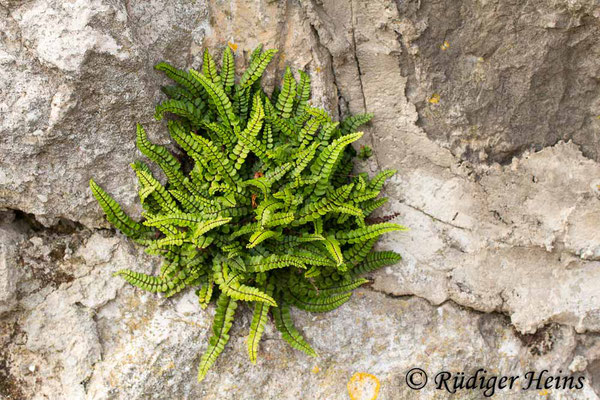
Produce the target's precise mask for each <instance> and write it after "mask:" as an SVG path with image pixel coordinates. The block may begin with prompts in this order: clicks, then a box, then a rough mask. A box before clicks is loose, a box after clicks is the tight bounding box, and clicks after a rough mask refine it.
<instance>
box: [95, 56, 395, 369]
mask: <svg viewBox="0 0 600 400" xmlns="http://www.w3.org/2000/svg"><path fill="white" fill-rule="evenodd" d="M232 49H233V47H231V48H230V47H227V46H225V49H224V51H223V53H222V60H221V63H220V71H219V69H218V67H217V64H216V63H215V60H214V59H213V57H212V56H211V54H210V53H209V52H208V50H205V51H204V54H203V64H202V69H201V72H198V71H195V70H190V71H189V72H188V71H183V70H179V69H177V68H174V67H173V66H171V65H169V64H167V63H159V64H158V65H157V66H156V69H157V70H160V71H163V72H164V73H165V74H166V75H167V76H168V77H170V78H171V79H173V80H174V81H175V85H171V86H166V87H163V88H162V91H163V92H164V93H165V94H166V95H167V97H168V100H166V101H163V102H162V103H161V104H159V105H157V106H156V110H155V116H156V118H157V119H159V120H160V119H163V118H164V117H165V115H166V114H167V113H168V114H169V115H168V117H169V118H168V119H169V120H168V122H167V126H168V129H169V133H170V135H171V137H172V139H173V140H174V141H175V142H176V143H177V144H178V145H179V147H181V150H182V152H179V153H177V154H175V153H173V154H171V152H170V151H169V150H168V149H169V146H159V145H157V144H154V143H152V142H151V141H150V140H149V139H148V135H147V134H146V131H145V130H144V128H143V127H142V126H141V125H139V124H138V126H137V133H136V143H137V147H138V148H139V150H140V151H141V152H142V154H144V155H145V156H146V157H147V158H149V159H150V160H152V161H153V162H154V163H155V164H156V165H158V167H159V168H160V169H161V170H162V171H163V173H164V177H166V180H164V179H162V178H160V176H159V175H156V174H155V172H153V170H154V168H153V169H152V170H151V169H150V168H149V167H148V166H147V165H146V164H145V163H144V162H142V161H136V162H134V163H132V164H131V166H132V168H133V170H134V171H135V173H136V175H137V177H138V181H139V184H138V194H139V198H140V201H141V205H142V207H143V210H144V211H143V213H142V216H143V219H144V220H143V222H141V223H140V222H136V221H134V220H132V219H131V218H130V217H128V216H127V215H126V214H125V213H124V212H123V209H121V207H120V206H119V205H118V204H117V203H116V202H115V201H114V200H113V199H112V198H111V197H110V196H109V195H108V194H107V193H106V192H104V191H103V190H102V189H101V188H100V187H99V186H98V185H96V184H95V182H94V181H90V187H91V189H92V193H93V195H94V196H95V197H96V199H97V200H98V202H99V203H100V205H101V207H102V209H103V210H104V211H105V213H106V214H107V217H108V220H109V221H110V222H111V223H112V224H113V225H114V226H116V227H117V228H118V229H120V230H121V231H122V232H123V233H124V234H126V235H128V236H130V237H131V238H132V239H133V240H134V241H135V242H136V243H138V244H140V245H143V246H145V252H146V253H147V254H151V255H158V256H161V257H162V258H163V263H162V266H161V268H160V274H159V275H158V276H152V275H147V274H144V273H141V272H134V271H130V270H122V271H119V272H118V273H117V275H119V276H122V277H123V278H124V279H125V280H126V281H127V282H129V283H130V284H132V285H134V286H137V287H139V288H142V289H144V290H149V291H151V292H160V293H161V296H164V297H170V296H173V295H175V294H177V293H179V292H181V291H182V290H184V289H186V288H189V287H194V288H195V289H196V294H197V296H198V303H199V305H200V307H201V308H206V307H207V305H208V304H209V303H210V301H211V298H212V297H213V296H212V295H213V293H214V292H217V293H218V299H217V308H216V312H215V320H214V322H213V326H212V337H211V338H210V342H209V346H208V348H207V349H206V352H205V353H204V354H203V355H202V358H201V362H200V365H199V369H198V379H199V380H202V379H204V377H205V376H206V373H207V371H208V369H209V368H210V367H211V365H213V364H214V362H215V360H216V359H217V357H218V355H219V354H220V353H221V352H222V351H223V348H224V346H225V344H226V343H227V341H228V339H229V330H230V328H231V323H232V320H233V315H234V311H235V308H236V304H237V303H236V301H240V300H243V301H250V302H254V303H255V304H254V305H253V307H254V314H253V317H252V322H251V324H250V332H249V335H248V343H247V345H248V349H247V350H248V355H249V357H250V360H251V362H253V363H254V362H256V357H257V353H258V345H259V341H260V338H261V336H262V334H263V332H264V329H265V323H266V321H267V320H268V318H267V315H268V313H269V311H270V312H271V313H272V315H273V316H274V319H275V325H276V327H277V329H278V330H280V331H281V332H282V336H283V338H284V339H285V340H286V341H288V342H289V343H290V344H291V345H292V346H293V347H294V348H297V349H300V350H302V351H304V352H306V353H307V354H310V355H316V353H315V352H314V350H313V349H312V348H311V347H310V345H309V344H308V343H307V342H306V341H305V340H304V339H303V337H302V336H301V335H300V333H299V332H298V330H297V329H296V328H295V327H294V325H293V323H292V319H291V315H290V307H291V306H296V307H298V308H301V309H303V310H307V311H314V312H324V311H329V310H332V309H334V308H336V307H339V306H340V305H341V304H343V303H344V302H346V301H348V299H349V298H350V296H351V293H352V291H353V290H354V289H356V288H358V287H359V286H360V285H362V284H364V283H366V282H368V281H367V280H366V279H362V278H358V275H359V274H360V273H364V272H369V271H373V270H375V269H377V268H379V267H381V266H383V265H389V264H393V263H395V262H397V261H398V260H399V259H400V256H399V255H397V254H396V253H394V252H373V247H374V245H375V243H376V241H377V239H378V238H379V236H380V235H382V234H383V233H386V232H390V231H394V230H401V229H404V228H403V227H401V226H400V225H396V224H390V223H379V222H387V221H389V220H391V219H392V218H393V217H395V216H397V214H391V215H388V216H385V217H380V218H371V219H370V220H367V221H369V222H371V223H375V222H377V223H376V224H374V225H367V224H366V222H365V217H366V216H368V215H369V214H371V213H372V212H373V211H374V210H375V209H376V208H378V207H380V206H381V205H382V204H383V203H384V202H385V201H386V199H385V198H378V196H379V193H380V192H381V190H382V188H383V185H384V182H385V181H386V179H388V178H389V177H390V176H391V175H392V174H393V172H394V171H383V172H381V173H379V174H376V175H375V176H374V177H373V178H372V179H369V176H368V174H366V173H359V174H353V173H352V171H353V166H354V161H355V157H356V156H357V151H356V150H355V149H354V147H353V146H352V145H351V144H352V143H353V142H355V141H356V140H358V139H359V138H360V137H361V136H362V133H361V132H356V128H358V127H359V125H360V124H363V123H365V122H367V121H368V120H369V119H370V118H371V115H370V114H364V115H358V116H351V117H349V118H346V119H345V120H344V121H343V122H342V123H341V124H340V123H339V122H334V121H333V120H332V117H331V116H330V115H329V113H328V112H327V111H326V109H327V106H326V107H324V108H320V107H315V106H312V105H310V103H309V100H310V77H309V76H308V74H306V73H304V72H303V71H299V72H298V74H299V75H298V78H299V80H298V82H297V81H296V79H295V78H294V74H293V72H292V70H291V69H290V68H286V69H285V73H284V75H283V81H282V84H281V86H277V85H276V86H275V87H274V88H273V90H272V92H271V93H270V94H267V93H266V92H265V90H264V89H263V88H262V86H261V82H260V80H261V76H262V75H263V73H264V71H265V70H266V68H267V65H268V64H269V62H270V61H271V59H272V58H273V57H274V55H275V53H276V50H267V51H265V52H263V51H262V46H259V47H258V48H257V49H255V50H254V51H253V52H252V54H251V55H250V60H249V67H248V68H247V69H246V70H245V71H244V72H243V75H242V76H241V79H240V80H239V82H238V83H237V84H236V82H235V81H236V77H235V61H234V54H233V52H232ZM281 61H283V60H281ZM171 116H173V117H174V118H170V117H171ZM370 153H372V150H371V149H367V148H366V147H365V148H364V149H362V150H361V151H360V153H358V157H366V156H367V155H368V154H370ZM164 177H163V178H164ZM158 178H159V179H158ZM215 297H217V296H215ZM276 300H277V302H276ZM271 307H273V308H271Z"/></svg>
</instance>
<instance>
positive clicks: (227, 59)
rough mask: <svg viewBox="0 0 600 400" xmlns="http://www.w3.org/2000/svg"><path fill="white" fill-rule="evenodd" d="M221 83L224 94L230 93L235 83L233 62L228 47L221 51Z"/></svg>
mask: <svg viewBox="0 0 600 400" xmlns="http://www.w3.org/2000/svg"><path fill="white" fill-rule="evenodd" d="M221 82H222V83H223V87H224V88H225V91H226V92H228V91H230V90H231V88H232V87H233V85H234V83H235V61H234V60H233V53H232V52H231V49H230V48H229V46H226V47H225V50H224V51H223V61H222V62H221Z"/></svg>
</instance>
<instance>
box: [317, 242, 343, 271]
mask: <svg viewBox="0 0 600 400" xmlns="http://www.w3.org/2000/svg"><path fill="white" fill-rule="evenodd" d="M320 243H322V244H323V245H324V247H325V250H327V252H329V254H330V255H331V259H332V260H333V261H335V263H336V265H342V264H343V263H344V256H343V254H342V249H341V248H340V242H338V241H337V240H336V238H335V236H333V235H331V236H327V237H326V238H325V240H323V241H322V242H320Z"/></svg>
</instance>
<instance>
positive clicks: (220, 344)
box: [198, 293, 237, 382]
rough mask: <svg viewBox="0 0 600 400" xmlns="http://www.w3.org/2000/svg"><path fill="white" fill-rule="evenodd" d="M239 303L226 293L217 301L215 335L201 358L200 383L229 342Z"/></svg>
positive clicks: (213, 329) (214, 323)
mask: <svg viewBox="0 0 600 400" xmlns="http://www.w3.org/2000/svg"><path fill="white" fill-rule="evenodd" d="M236 308H237V303H236V301H235V300H234V299H232V298H230V297H229V296H227V295H226V294H224V293H221V295H220V296H219V299H218V300H217V309H216V311H215V319H214V321H213V326H212V331H213V335H212V337H211V338H210V341H209V344H208V348H207V349H206V351H205V352H204V354H203V355H202V357H201V358H200V366H199V367H198V382H201V381H202V380H204V378H205V377H206V373H207V372H208V370H209V369H210V367H211V366H212V365H213V364H214V363H215V361H216V360H217V357H219V354H221V353H222V352H223V349H224V348H225V345H226V344H227V342H228V341H229V330H230V329H231V325H232V323H233V316H234V314H235V309H236Z"/></svg>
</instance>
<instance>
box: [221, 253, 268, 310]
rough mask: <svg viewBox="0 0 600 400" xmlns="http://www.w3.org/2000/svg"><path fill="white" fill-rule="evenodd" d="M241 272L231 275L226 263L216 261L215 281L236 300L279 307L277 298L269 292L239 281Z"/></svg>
mask: <svg viewBox="0 0 600 400" xmlns="http://www.w3.org/2000/svg"><path fill="white" fill-rule="evenodd" d="M240 276H241V274H237V275H231V276H230V275H229V273H228V269H227V267H226V265H225V264H222V263H221V264H219V263H216V264H215V267H214V278H215V283H216V284H217V285H219V289H221V291H222V292H223V293H225V294H226V295H227V296H230V297H231V298H234V299H236V300H243V301H260V302H263V303H267V304H269V305H271V306H273V307H277V303H276V302H275V300H274V299H273V298H272V297H271V296H269V295H268V294H266V293H264V292H262V291H260V290H258V289H257V288H255V287H252V286H247V285H244V284H242V283H240V282H239V278H240Z"/></svg>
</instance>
